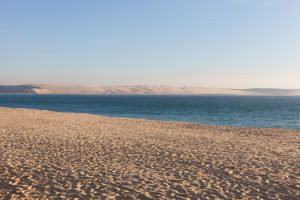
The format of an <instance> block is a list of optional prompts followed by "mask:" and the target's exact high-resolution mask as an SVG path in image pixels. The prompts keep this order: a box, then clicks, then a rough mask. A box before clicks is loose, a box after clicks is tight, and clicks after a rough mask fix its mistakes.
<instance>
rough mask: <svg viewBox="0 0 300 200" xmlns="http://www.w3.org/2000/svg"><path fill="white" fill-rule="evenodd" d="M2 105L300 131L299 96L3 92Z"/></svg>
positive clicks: (0, 98) (0, 102) (0, 101)
mask: <svg viewBox="0 0 300 200" xmlns="http://www.w3.org/2000/svg"><path fill="white" fill-rule="evenodd" d="M0 106H1V107H12V108H35V109H46V110H53V111H61V112H78V113H90V114H97V115H98V114H99V115H107V116H115V117H133V118H144V119H156V120H165V121H186V122H193V123H205V124H214V125H234V126H243V127H278V128H288V129H295V130H300V97H241V96H128V95H126V96H125V95H124V96H123V95H32V94H26V95H15V94H14V95H11V94H1V95H0Z"/></svg>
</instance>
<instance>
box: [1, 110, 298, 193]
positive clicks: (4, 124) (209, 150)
mask: <svg viewBox="0 0 300 200" xmlns="http://www.w3.org/2000/svg"><path fill="white" fill-rule="evenodd" d="M0 138H1V139H0V155H1V157H0V172H1V173H0V197H2V198H3V199H14V198H15V199H33V198H37V199H48V198H50V197H51V198H50V199H52V198H53V199H74V198H79V199H87V198H89V197H90V198H94V199H187V197H189V198H190V199H213V198H218V199H241V198H245V199H248V198H249V197H251V198H252V199H267V198H272V199H276V198H278V199H300V190H299V189H300V182H299V181H300V179H299V175H300V171H299V169H300V158H299V155H300V154H299V153H300V152H299V143H300V132H299V131H298V132H296V131H294V132H292V131H287V130H281V129H246V128H233V127H216V126H204V125H193V124H188V123H171V122H159V121H147V120H135V119H120V118H109V117H98V116H92V115H86V114H71V113H56V112H49V111H38V110H28V109H8V108H0ZM0 199H1V198H0Z"/></svg>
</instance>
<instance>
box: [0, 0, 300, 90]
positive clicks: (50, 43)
mask: <svg viewBox="0 0 300 200" xmlns="http://www.w3.org/2000/svg"><path fill="white" fill-rule="evenodd" d="M299 13H300V1H299V0H209V1H207V0H109V1H106V0H89V1H86V0H44V1H40V0H26V1H24V0H0V84H2V85H3V84H29V83H44V84H55V85H85V86H102V85H106V86H109V85H110V86H113V85H171V86H205V87H222V88H258V87H259V88H300V14H299Z"/></svg>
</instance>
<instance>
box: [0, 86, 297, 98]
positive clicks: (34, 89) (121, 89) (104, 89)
mask: <svg viewBox="0 0 300 200" xmlns="http://www.w3.org/2000/svg"><path fill="white" fill-rule="evenodd" d="M0 94H111V95H114V94H116V95H118V94H119V95H122V94H123V95H220V96H223V95H233V96H236V95H239V96H300V89H278V88H250V89H228V88H213V87H174V86H148V85H132V86H100V87H88V86H57V85H45V84H25V85H0Z"/></svg>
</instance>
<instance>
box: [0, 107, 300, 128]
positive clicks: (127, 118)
mask: <svg viewBox="0 0 300 200" xmlns="http://www.w3.org/2000/svg"><path fill="white" fill-rule="evenodd" d="M0 109H17V110H22V109H24V110H33V111H34V110H35V111H46V112H54V113H64V114H83V115H91V116H98V117H107V118H112V119H125V120H137V121H139V120H142V121H153V122H158V123H174V124H189V125H195V126H209V127H212V128H213V127H214V128H218V127H227V128H241V129H274V130H284V131H291V132H298V131H300V129H299V130H298V129H289V128H283V127H251V126H248V127H247V126H238V125H236V126H235V125H218V124H208V123H207V124H206V123H196V122H188V121H173V120H159V119H146V118H142V117H141V118H136V117H122V116H110V115H102V114H91V113H84V112H72V111H56V110H47V109H38V108H21V107H18V108H15V107H3V106H0Z"/></svg>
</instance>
